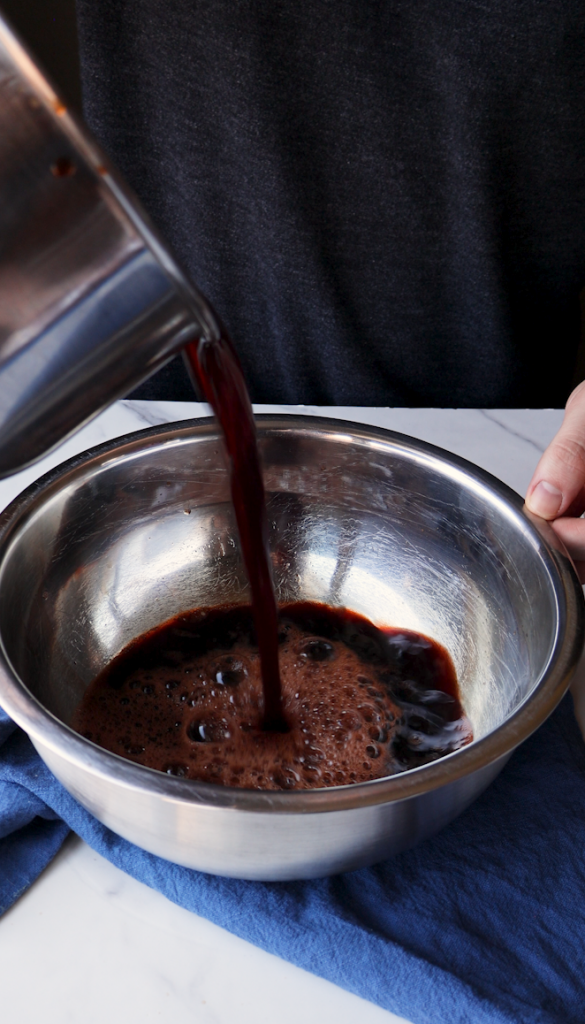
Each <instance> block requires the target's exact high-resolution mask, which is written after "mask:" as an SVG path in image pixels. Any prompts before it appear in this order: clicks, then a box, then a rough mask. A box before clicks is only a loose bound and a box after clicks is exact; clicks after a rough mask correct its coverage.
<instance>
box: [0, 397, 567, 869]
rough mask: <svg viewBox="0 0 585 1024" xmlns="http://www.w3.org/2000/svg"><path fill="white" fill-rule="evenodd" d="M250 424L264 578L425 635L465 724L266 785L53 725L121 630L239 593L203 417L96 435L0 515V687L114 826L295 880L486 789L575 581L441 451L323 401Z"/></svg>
mask: <svg viewBox="0 0 585 1024" xmlns="http://www.w3.org/2000/svg"><path fill="white" fill-rule="evenodd" d="M259 435H260V441H261V450H262V455H263V459H264V466H265V476H266V484H267V490H268V494H269V518H270V522H271V547H272V552H273V562H274V574H275V579H276V584H277V587H278V594H279V597H280V598H281V599H282V600H299V599H306V600H316V601H324V602H327V603H329V604H333V605H345V606H347V607H350V608H352V609H354V610H356V611H358V612H361V613H363V614H365V615H367V616H368V617H370V618H371V619H373V620H374V622H376V623H380V624H389V625H397V626H402V627H405V628H409V629H415V630H420V631H421V632H423V633H425V634H427V635H429V636H431V637H433V638H435V639H436V640H438V641H440V643H442V644H444V646H445V647H447V649H448V650H449V651H450V652H451V655H452V657H453V660H454V662H455V666H456V669H457V673H458V677H459V683H460V687H461V692H462V698H463V703H464V706H465V708H466V710H467V713H468V714H469V716H470V718H471V720H472V723H473V726H474V731H475V741H474V742H473V743H472V744H471V745H470V746H468V747H465V748H463V749H461V750H459V751H457V752H455V753H453V754H450V755H449V756H447V757H445V758H443V759H441V760H439V761H436V762H434V763H432V764H429V765H426V766H425V767H422V768H418V769H415V770H413V771H409V772H406V773H404V774H403V775H399V776H394V777H392V778H387V779H380V780H377V781H374V782H369V783H365V784H361V785H355V786H346V787H338V788H335V789H322V790H313V791H309V792H307V791H305V792H299V793H295V792H283V793H274V792H258V791H244V790H236V789H228V788H222V787H219V786H214V785H211V784H206V783H196V782H192V781H187V780H184V779H180V778H174V777H171V776H167V775H163V774H162V773H158V772H154V771H151V770H150V769H146V768H142V767H140V766H138V765H135V764H132V763H130V762H128V761H124V760H123V759H121V758H119V757H117V756H116V755H113V754H110V753H108V752H107V751H105V750H102V749H100V748H98V747H96V746H95V745H93V744H92V743H90V742H89V741H88V740H85V739H83V738H82V737H81V736H78V735H77V734H76V733H74V732H73V731H72V730H71V729H70V728H69V726H68V724H67V723H68V722H70V720H71V715H72V713H73V710H74V709H75V707H76V705H77V704H78V703H79V701H80V699H81V696H82V694H83V692H84V690H85V688H86V687H87V686H88V684H89V683H90V682H91V680H92V679H93V678H94V677H95V676H96V674H97V673H98V672H99V671H100V670H101V669H102V667H103V666H104V665H105V664H106V663H107V662H108V661H109V659H110V658H112V656H113V655H115V654H117V653H118V652H119V651H120V650H121V649H122V648H123V647H124V646H125V645H126V644H127V643H128V642H129V641H130V640H131V639H132V638H134V637H136V636H137V635H139V634H140V633H142V632H144V631H145V630H148V629H150V628H152V627H153V626H155V625H156V624H158V623H160V622H162V621H164V620H166V619H169V618H170V617H172V616H174V615H176V614H178V613H179V612H181V611H185V610H187V609H189V608H192V607H196V606H201V605H209V604H216V603H220V602H222V603H223V602H228V601H231V602H236V603H237V602H244V601H246V598H247V593H248V587H247V582H246V578H245V574H244V571H243V568H242V563H241V559H240V553H239V547H238V541H237V535H236V531H235V525H234V517H233V513H232V508H231V505H230V502H229V494H228V484H227V477H226V472H225V468H224V458H223V451H222V446H221V443H220V441H219V438H218V434H217V428H216V426H215V423H214V422H213V421H211V420H200V421H193V422H188V423H179V424H171V425H170V426H168V427H166V428H156V429H154V430H147V431H143V432H141V433H138V434H133V435H130V436H129V437H126V438H122V439H119V440H118V441H116V442H113V443H110V444H106V445H103V446H102V447H100V448H97V449H95V450H93V451H91V452H88V453H86V454H84V455H82V456H80V457H78V458H75V459H73V460H71V461H70V462H68V463H66V464H65V465H64V466H61V467H59V468H58V469H56V470H54V471H52V472H51V473H49V474H48V475H47V476H45V477H44V478H43V479H42V480H40V481H39V482H38V483H35V484H34V485H33V486H32V487H30V488H29V489H28V490H27V491H25V492H24V494H22V495H21V496H20V497H19V498H17V499H16V501H15V502H13V503H12V505H11V506H10V507H9V508H8V509H7V511H6V512H5V513H4V515H3V517H2V519H1V520H0V644H1V659H0V702H1V703H2V705H3V706H4V707H5V709H6V710H7V711H8V713H9V714H10V715H11V716H12V717H13V718H14V719H15V720H16V721H17V722H18V724H19V725H21V726H22V727H23V728H24V729H25V730H26V731H27V732H28V733H29V735H30V737H31V739H32V741H33V743H34V744H35V746H36V748H37V750H38V751H39V753H40V755H41V757H42V758H43V759H44V760H45V761H46V763H47V764H48V765H49V767H50V768H51V769H52V771H53V772H54V773H55V775H56V776H57V777H58V778H59V779H60V780H61V781H62V783H63V784H64V785H65V786H66V788H67V789H68V790H69V791H70V792H71V793H72V794H73V795H74V796H75V797H77V799H78V800H80V801H81V803H82V804H84V805H85V807H87V808H88V809H89V810H90V811H92V812H93V814H95V815H96V816H97V817H98V818H99V819H100V820H101V821H102V822H104V823H105V824H106V825H108V826H109V827H110V828H112V829H113V830H114V831H115V832H118V833H119V834H120V835H122V836H125V837H126V838H127V839H130V840H131V841H132V842H134V843H137V844H138V845H139V846H142V847H144V848H145V849H147V850H150V851H152V852H153V853H156V854H159V855H160V856H162V857H166V858H168V859H169V860H172V861H175V862H177V863H180V864H185V865H188V866H190V867H194V868H199V869H202V870H204V871H209V872H213V873H215V874H223V875H233V876H237V877H242V878H254V879H290V878H305V877H313V876H319V875H325V874H331V873H334V872H338V871H343V870H347V869H351V868H356V867H358V866H361V865H365V864H369V863H372V862H374V861H376V860H379V859H381V858H383V857H386V856H388V855H389V854H393V853H395V852H397V851H400V850H403V849H405V848H406V847H408V846H410V845H412V844H414V843H416V842H418V841H419V840H421V839H424V838H426V837H428V836H431V835H432V834H433V833H435V832H436V831H437V830H438V829H440V828H442V827H443V826H444V825H446V824H447V823H448V822H449V821H451V820H452V819H453V818H454V817H455V816H456V815H458V814H459V813H460V812H461V811H462V810H463V809H464V808H465V807H467V806H468V805H469V804H470V803H471V801H472V800H474V799H475V797H477V796H478V794H479V793H481V792H482V790H483V789H485V787H486V786H487V785H488V784H489V783H490V782H491V781H492V779H493V778H494V777H495V776H496V775H497V774H498V772H499V771H500V770H501V768H502V767H503V765H504V764H505V762H506V760H507V758H508V757H509V756H510V754H511V752H512V751H513V749H514V748H515V747H516V746H517V745H518V744H519V743H521V742H522V741H523V740H524V739H525V738H526V737H527V736H528V735H529V734H530V733H532V732H533V731H534V730H535V729H536V728H537V727H538V726H539V725H540V724H541V722H542V721H543V720H544V719H545V718H546V717H547V715H548V714H549V713H550V712H551V711H552V710H553V708H554V707H555V705H556V704H557V702H558V701H559V700H560V698H561V696H562V695H563V693H564V692H565V690H566V688H567V686H568V683H569V680H570V676H571V674H572V671H573V669H574V667H575V664H576V662H577V660H578V657H579V654H580V651H581V647H582V640H583V628H584V624H583V596H582V592H581V588H580V586H579V584H578V582H577V579H576V577H575V575H574V573H573V571H572V568H571V565H570V562H569V559H568V558H567V556H566V554H565V553H564V552H563V550H562V549H561V547H560V545H559V544H558V543H557V542H556V540H555V535H554V533H553V531H552V530H551V528H550V527H549V526H548V525H547V524H546V523H544V522H542V521H540V520H536V519H535V518H533V517H529V516H528V515H527V514H526V513H525V512H524V511H523V509H522V502H521V500H520V499H519V498H518V496H517V495H515V494H514V493H513V492H512V491H510V490H509V489H508V488H506V487H505V486H503V485H502V484H500V483H499V482H498V481H496V480H494V479H493V478H492V477H490V476H488V474H486V473H484V472H482V471H481V470H479V469H477V468H476V467H474V466H471V465H470V464H468V463H466V462H464V461H463V460H461V459H457V458H455V457H454V456H449V455H447V454H446V453H444V452H441V451H439V450H438V449H435V448H433V447H431V446H429V445H427V444H424V443H422V442H418V441H413V440H412V439H410V438H407V437H403V436H401V435H399V434H392V433H390V432H388V431H383V430H376V429H374V428H360V427H358V426H356V425H355V424H348V423H341V422H337V421H334V420H319V419H310V418H303V417H278V418H274V417H260V418H259ZM186 513H187V514H186Z"/></svg>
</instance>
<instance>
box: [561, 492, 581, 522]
mask: <svg viewBox="0 0 585 1024" xmlns="http://www.w3.org/2000/svg"><path fill="white" fill-rule="evenodd" d="M584 512H585V487H582V488H581V490H580V491H579V493H578V495H577V497H576V498H573V501H572V502H571V504H570V505H569V507H568V509H567V511H566V512H563V516H570V517H571V518H573V519H578V518H579V516H582V515H583V513H584Z"/></svg>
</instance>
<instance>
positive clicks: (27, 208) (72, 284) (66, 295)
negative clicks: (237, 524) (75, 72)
mask: <svg viewBox="0 0 585 1024" xmlns="http://www.w3.org/2000/svg"><path fill="white" fill-rule="evenodd" d="M0 197H1V202H0V476H6V475H7V474H9V473H13V472H15V471H16V470H17V469H21V468H23V467H24V466H26V465H28V463H30V462H33V461H34V460H35V459H37V458H39V457H40V456H41V455H42V454H43V453H44V452H46V451H48V450H49V449H50V448H53V447H54V446H55V445H56V444H58V443H59V442H60V441H62V440H63V439H64V438H65V437H66V436H68V435H69V434H70V433H72V432H73V431H74V430H75V429H77V427H79V426H81V425H82V424H83V423H85V422H86V421H87V420H88V419H90V418H91V417H92V416H94V415H96V414H97V413H98V412H100V410H101V409H103V408H104V407H105V406H106V405H108V404H109V403H110V402H112V401H114V399H115V398H119V397H121V396H122V395H125V394H127V393H128V392H129V391H131V390H132V388H133V387H134V386H135V385H136V384H138V383H139V382H140V381H141V380H144V379H145V378H146V377H148V376H150V374H151V373H153V372H154V371H155V370H156V369H158V368H159V367H160V366H161V365H162V364H163V363H164V362H166V361H167V360H168V359H169V358H170V357H171V356H172V355H173V354H174V353H175V352H177V351H178V350H179V349H180V348H181V347H182V346H183V345H184V344H185V343H186V342H187V341H189V340H192V339H193V338H196V337H204V338H211V337H215V336H216V335H217V334H218V331H219V327H218V324H217V321H216V318H215V315H214V313H213V311H212V309H211V308H210V306H209V305H208V303H207V302H206V300H205V299H204V298H203V296H202V295H201V294H200V293H199V292H198V291H197V290H196V289H195V288H194V287H193V286H192V285H191V284H190V283H189V282H188V281H187V279H186V278H185V276H184V275H183V273H182V271H181V270H180V269H179V267H178V266H177V264H176V263H175V261H174V260H173V258H172V257H171V255H170V253H169V251H168V249H167V248H166V247H165V245H164V244H163V242H162V241H161V239H160V237H159V236H158V235H157V233H156V231H155V230H154V228H153V226H152V224H150V222H149V221H148V218H147V217H146V215H145V214H144V212H143V211H142V210H141V209H140V206H139V204H138V202H137V200H136V198H135V197H134V196H133V195H132V193H131V192H130V190H129V189H128V187H127V186H126V184H125V183H124V181H123V180H122V178H121V176H120V175H119V174H118V173H117V172H116V171H115V169H114V168H113V167H112V165H111V164H110V162H109V161H108V159H107V158H106V156H105V154H104V153H103V152H102V151H101V150H100V148H99V147H98V145H97V144H96V143H95V142H94V140H93V139H92V138H91V136H90V135H89V133H88V132H87V131H86V130H85V128H83V126H82V125H81V124H80V122H79V121H77V120H76V119H75V117H73V116H72V115H71V114H70V113H69V112H68V111H67V110H66V109H65V106H64V105H63V103H62V102H61V100H60V99H59V97H58V96H57V95H56V94H55V92H54V91H53V89H52V87H51V85H50V84H49V83H48V82H47V81H46V79H45V78H44V77H43V76H42V74H41V72H40V71H39V69H38V68H37V67H36V65H35V64H34V62H33V60H32V59H31V57H30V55H29V54H28V53H27V52H26V51H25V49H24V48H23V47H22V46H21V44H20V43H19V42H18V40H17V39H16V37H15V36H14V34H13V33H12V32H11V30H10V29H9V28H8V26H7V25H6V23H5V22H4V21H3V20H2V18H0Z"/></svg>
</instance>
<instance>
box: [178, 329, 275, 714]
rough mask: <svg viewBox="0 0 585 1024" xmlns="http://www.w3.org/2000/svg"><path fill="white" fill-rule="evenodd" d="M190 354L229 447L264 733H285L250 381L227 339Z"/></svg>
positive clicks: (200, 345)
mask: <svg viewBox="0 0 585 1024" xmlns="http://www.w3.org/2000/svg"><path fill="white" fill-rule="evenodd" d="M185 355H186V357H187V359H188V361H189V365H190V367H191V371H192V374H193V376H194V378H195V381H196V382H197V384H198V385H199V387H200V388H201V391H202V392H203V394H204V396H205V398H206V399H207V401H208V402H209V404H210V405H211V408H212V409H213V411H214V413H215V415H216V416H217V418H218V420H219V424H220V426H221V429H222V432H223V437H224V441H225V445H226V448H227V453H228V458H229V472H230V486H231V494H232V502H233V505H234V511H235V514H236V522H237V524H238V533H239V535H240V546H241V549H242V557H243V559H244V565H245V567H246V572H247V574H248V580H249V582H250V589H251V592H252V608H253V613H254V623H255V626H256V636H257V638H258V647H259V650H260V663H261V666H262V684H263V688H264V728H265V729H267V730H272V731H276V732H285V731H286V729H287V728H288V726H287V722H286V719H285V716H284V713H283V707H282V694H281V686H280V674H279V667H278V608H277V604H276V596H275V593H274V586H273V583H272V573H271V569H270V554H269V550H268V522H267V518H266V504H265V501H264V483H263V480H262V470H261V467H260V456H259V453H258V444H257V441H256V424H255V422H254V414H253V412H252V406H251V404H250V397H249V395H248V389H247V387H246V381H245V380H244V374H243V372H242V368H241V366H240V361H239V359H238V357H237V355H236V352H235V350H234V347H233V345H232V343H231V342H230V341H229V339H228V338H227V337H226V336H225V335H224V337H222V338H220V339H219V340H217V341H205V340H200V341H197V342H193V343H192V344H190V345H188V346H187V348H186V349H185Z"/></svg>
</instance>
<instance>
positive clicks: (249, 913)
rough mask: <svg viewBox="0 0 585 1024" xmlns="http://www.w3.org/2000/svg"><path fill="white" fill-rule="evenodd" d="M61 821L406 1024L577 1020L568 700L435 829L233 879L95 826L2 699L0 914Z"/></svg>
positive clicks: (577, 896)
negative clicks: (324, 869)
mask: <svg viewBox="0 0 585 1024" xmlns="http://www.w3.org/2000/svg"><path fill="white" fill-rule="evenodd" d="M69 828H72V829H74V831H75V832H77V834H78V835H80V836H81V837H82V838H83V839H85V840H86V842H88V843H89V844H90V846H92V847H93V848H94V849H95V850H97V851H98V852H99V853H101V854H103V856H105V857H107V858H108V859H109V860H110V861H112V863H113V864H116V865H117V866H118V867H120V868H122V869H123V870H124V871H127V872H128V873H129V874H130V875H133V876H134V877H135V878H138V879H140V880H141V881H142V882H146V884H147V885H150V886H152V887H153V888H155V889H158V890H160V892H162V893H164V895H165V896H167V897H168V898H169V899H170V900H173V901H174V902H175V903H178V904H180V905H181V906H183V907H186V908H187V909H189V910H192V911H194V912H195V913H197V914H200V915H202V916H204V917H207V918H209V919H210V920H211V921H214V922H215V923H216V924H219V925H221V926H222V927H224V928H227V929H228V930H229V931H231V932H234V933H235V934H236V935H239V936H241V937H242V938H244V939H247V940H248V941H249V942H253V943H255V944H256V945H257V946H260V947H262V948H263V949H266V950H268V951H270V952H271V953H276V954H277V955H278V956H281V957H283V958H284V959H286V960H290V961H291V962H292V963H295V964H298V965H299V966H300V967H303V968H305V969H306V970H308V971H312V972H313V973H315V974H319V975H321V976H323V977H324V978H328V979H329V980H330V981H333V982H335V983H336V984H338V985H341V986H343V987H344V988H346V989H349V990H350V991H351V992H356V993H357V994H358V995H361V996H363V997H365V998H366V999H370V1000H371V1001H372V1002H374V1003H377V1004H378V1005H380V1006H382V1007H385V1008H386V1009H388V1010H392V1011H393V1012H394V1013H397V1014H399V1015H401V1016H404V1017H407V1018H408V1019H409V1020H411V1021H413V1022H414V1024H488V1022H489V1024H583V1021H584V1020H585V746H584V744H583V741H582V739H581V735H580V733H579V730H578V727H577V724H576V722H575V719H574V716H573V709H572V703H571V699H570V697H567V698H565V700H564V701H563V702H562V704H561V705H560V707H559V708H558V709H557V711H556V712H555V713H554V714H553V715H552V716H551V718H550V719H549V720H548V722H546V723H545V724H544V725H543V726H542V728H541V729H540V730H539V732H538V733H536V734H535V735H534V736H533V737H531V739H529V740H528V741H527V742H526V743H525V744H524V745H523V746H522V747H521V748H520V749H519V750H518V751H516V753H515V754H514V756H513V757H512V759H511V761H510V762H509V764H508V765H507V767H506V768H505V769H504V771H503V773H502V775H500V777H499V778H498V779H497V780H496V782H495V783H494V784H493V785H492V786H491V787H490V789H489V790H488V791H487V792H486V793H485V794H484V795H483V796H482V797H481V798H480V799H479V800H478V801H477V802H476V803H475V804H474V805H473V806H472V807H471V808H470V809H469V810H468V811H467V812H466V813H465V814H464V815H462V816H461V817H460V818H459V819H458V820H457V821H456V822H454V823H453V824H452V825H450V826H449V828H447V829H445V830H444V831H443V832H442V833H441V834H440V835H439V836H437V837H436V838H435V839H433V840H429V841H428V842H426V843H423V844H421V845H420V846H418V847H417V848H416V849H414V850H411V851H409V852H408V853H405V854H402V855H401V856H399V857H395V858H393V859H391V860H387V861H385V862H383V863H381V864H378V865H376V866H375V867H372V868H367V869H363V870H361V871H354V872H350V873H348V874H345V875H338V876H336V877H334V878H326V879H319V880H317V881H311V882H288V883H284V882H278V883H260V882H241V881H235V880H233V879H225V878H215V877H213V876H211V875H205V874H202V873H200V872H197V871H190V870H188V869H186V868H180V867H177V866H176V865H173V864H170V863H168V862H167V861H163V860H160V859H159V858H157V857H154V856H152V855H151V854H148V853H144V851H142V850H139V849H138V848H137V847H135V846H133V845H132V844H131V843H128V842H126V841H125V840H124V839H120V838H119V837H118V836H116V835H114V834H113V833H112V832H110V831H109V830H108V829H106V828H104V827H103V825H100V823H99V822H98V821H96V819H95V818H93V817H92V816H91V815H90V814H88V813H87V811H85V810H83V808H82V807H80V806H79V804H78V803H76V801H75V800H74V799H73V798H72V797H71V796H69V794H68V793H67V792H66V791H65V790H64V789H63V787H62V786H61V785H60V784H59V783H58V782H57V781H56V779H55V778H54V777H53V776H52V775H51V773H50V772H49V771H48V769H47V768H46V767H45V765H44V764H43V763H42V761H41V760H40V758H39V757H38V755H37V754H36V753H35V751H34V749H33V747H32V745H31V744H30V742H29V740H28V739H27V737H26V736H25V735H24V734H23V733H22V732H21V731H20V730H18V729H16V727H15V726H14V725H13V724H12V723H11V722H10V721H9V720H8V719H7V718H6V716H5V715H3V713H2V712H1V711H0V911H3V910H5V909H6V908H7V907H9V906H10V905H11V903H12V902H13V901H14V900H15V899H17V898H18V896H19V895H20V894H21V893H22V892H23V891H24V890H25V889H26V888H27V886H29V885H30V884H31V882H32V881H33V880H34V878H35V877H36V876H37V875H38V874H39V872H40V871H41V870H42V869H43V867H44V866H45V865H46V864H48V862H49V861H50V860H51V858H52V857H53V856H54V855H55V853H56V851H57V850H58V848H59V846H60V845H61V843H62V842H63V839H64V838H65V836H66V834H67V832H68V829H69Z"/></svg>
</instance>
